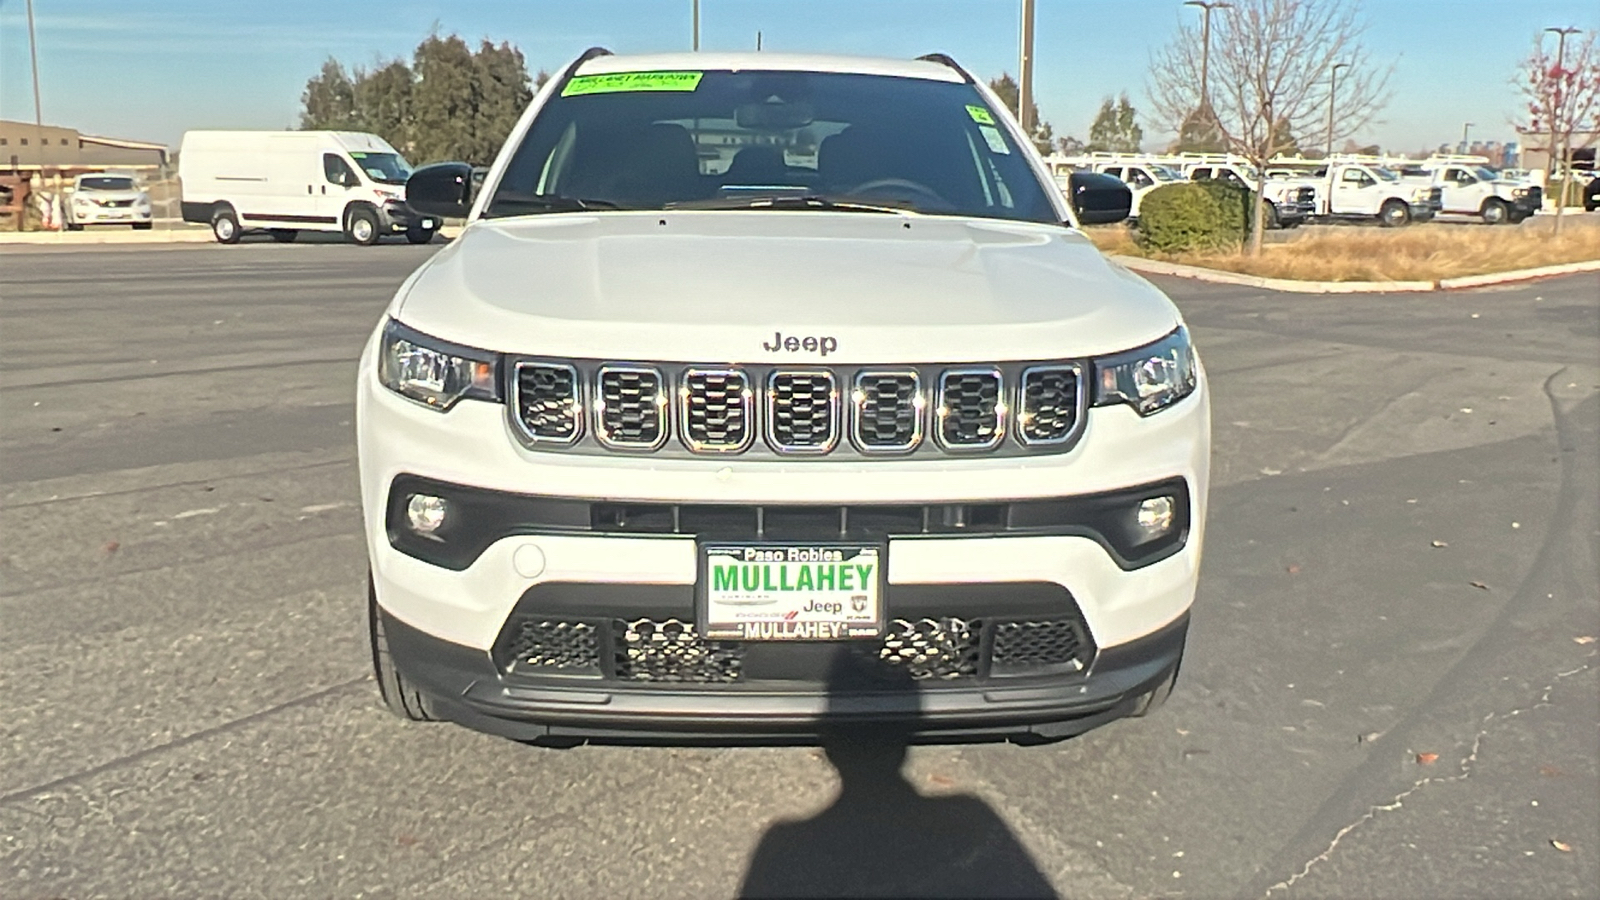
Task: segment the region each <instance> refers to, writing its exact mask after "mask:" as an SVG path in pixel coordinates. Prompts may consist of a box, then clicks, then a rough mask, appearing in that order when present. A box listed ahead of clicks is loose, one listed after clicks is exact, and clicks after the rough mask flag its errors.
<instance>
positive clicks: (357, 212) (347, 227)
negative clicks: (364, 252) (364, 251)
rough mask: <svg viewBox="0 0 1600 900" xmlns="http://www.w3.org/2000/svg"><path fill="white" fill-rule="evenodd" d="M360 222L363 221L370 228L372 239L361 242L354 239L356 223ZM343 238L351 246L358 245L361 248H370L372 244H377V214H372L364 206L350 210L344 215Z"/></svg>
mask: <svg viewBox="0 0 1600 900" xmlns="http://www.w3.org/2000/svg"><path fill="white" fill-rule="evenodd" d="M361 220H365V221H366V222H367V223H368V224H369V225H371V226H372V238H371V239H370V240H365V241H363V240H361V239H360V238H358V237H356V222H357V221H361ZM344 236H345V239H346V240H348V241H350V242H351V243H352V244H360V245H361V246H363V247H370V246H372V245H373V244H376V243H377V242H378V238H379V237H380V234H379V232H378V215H377V213H374V212H373V211H372V210H370V209H368V208H366V207H364V206H357V207H354V208H352V209H351V210H350V211H349V212H347V213H345V215H344Z"/></svg>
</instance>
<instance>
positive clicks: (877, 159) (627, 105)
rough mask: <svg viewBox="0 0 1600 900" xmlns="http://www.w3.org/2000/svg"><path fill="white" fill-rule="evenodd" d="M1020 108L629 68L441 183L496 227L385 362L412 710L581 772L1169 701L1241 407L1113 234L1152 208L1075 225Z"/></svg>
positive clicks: (371, 375)
mask: <svg viewBox="0 0 1600 900" xmlns="http://www.w3.org/2000/svg"><path fill="white" fill-rule="evenodd" d="M1004 110H1005V107H1004V105H1003V104H1002V103H1001V102H1000V101H999V100H998V99H997V98H996V97H995V96H994V94H993V93H992V92H990V91H989V90H987V89H986V88H985V87H984V86H983V84H982V82H981V81H978V80H976V79H974V78H973V77H972V76H971V75H970V74H968V73H967V72H966V71H964V70H963V69H961V68H960V67H959V66H957V65H956V64H955V63H954V62H953V61H951V60H949V59H948V58H947V57H937V56H936V57H925V58H923V59H920V60H915V61H896V60H878V59H865V60H863V59H841V58H830V57H815V56H789V55H781V54H772V53H761V54H721V53H696V54H673V55H661V56H638V57H631V58H630V57H618V56H612V55H610V54H608V53H606V52H605V51H600V50H595V51H590V52H588V53H586V54H584V55H583V56H582V57H581V58H580V59H578V60H577V61H576V62H574V63H573V64H572V65H570V66H568V67H567V68H565V69H564V70H563V71H561V72H560V73H558V75H557V76H556V77H555V78H553V79H551V81H550V82H549V83H548V84H547V85H546V86H545V87H544V88H543V89H541V90H540V92H539V94H538V95H537V96H536V97H535V98H534V101H533V103H532V105H531V108H530V109H529V110H528V111H527V112H526V113H525V114H524V115H523V117H522V118H521V120H520V121H519V122H518V124H517V125H516V127H515V128H514V129H513V130H512V132H511V134H510V136H509V137H508V139H507V142H506V144H505V147H504V149H503V150H502V151H501V153H500V156H499V158H498V159H497V161H496V162H495V164H494V166H493V167H492V168H491V169H490V171H489V173H488V175H487V177H486V178H485V179H484V180H483V182H482V185H481V188H478V189H475V188H474V184H473V178H472V171H471V169H470V167H468V166H466V165H464V164H452V163H445V164H440V165H435V166H429V167H425V168H423V169H420V170H418V171H417V172H416V173H415V174H414V175H413V176H412V177H411V179H410V181H409V182H408V184H407V191H408V194H407V196H408V199H409V202H410V203H411V204H412V205H413V206H414V207H415V208H416V209H417V210H418V211H419V212H420V213H421V214H424V215H434V216H439V217H441V218H443V217H463V218H465V219H466V220H467V225H466V227H465V229H464V231H463V232H462V234H461V235H460V237H459V238H457V239H456V240H454V241H452V242H451V244H450V246H448V247H446V248H444V249H442V250H441V251H439V252H438V253H437V254H436V255H434V256H433V257H432V258H431V259H429V260H428V261H427V262H426V263H424V264H423V265H422V266H421V268H419V269H418V270H417V271H416V272H415V273H413V274H412V275H411V276H410V277H409V278H408V279H407V280H406V281H405V283H404V284H403V285H402V286H401V287H400V288H399V290H398V291H397V292H396V294H395V296H394V299H393V300H392V301H391V302H390V304H389V306H388V309H387V310H386V311H385V313H384V315H383V317H382V319H381V320H380V321H379V322H378V323H377V326H376V327H375V328H374V329H373V332H372V335H371V339H370V340H369V342H368V343H367V346H366V348H365V351H364V353H363V354H362V357H361V362H360V366H359V373H358V380H357V385H356V388H357V394H356V404H357V410H356V420H357V421H356V427H357V440H358V446H359V466H360V476H361V495H362V505H363V513H364V519H365V532H366V538H367V545H368V554H369V564H370V573H371V580H370V590H369V596H368V608H369V613H370V631H371V639H372V653H373V660H374V665H375V669H376V675H377V680H378V683H379V686H380V689H381V693H382V695H383V698H384V700H385V701H386V703H387V705H388V706H389V707H390V709H392V710H393V711H395V712H396V713H398V714H399V715H401V716H403V717H405V718H409V719H430V718H446V719H451V720H454V721H456V722H459V723H462V724H465V725H468V726H470V727H473V728H478V729H482V730H485V731H489V732H493V733H497V734H501V735H505V736H509V737H512V738H515V739H518V740H528V741H535V742H547V743H571V742H576V741H582V740H586V739H637V738H650V739H656V740H660V739H668V740H672V739H685V738H691V737H692V738H717V739H734V740H743V739H753V740H765V739H771V738H781V739H790V740H792V739H796V738H797V737H802V736H811V735H817V734H819V733H823V732H825V731H826V730H827V729H828V728H829V727H830V726H831V725H833V724H837V723H841V722H863V721H872V722H894V723H897V724H898V725H900V726H903V727H908V728H911V729H913V730H915V731H917V732H920V733H923V734H924V735H925V736H928V737H931V738H935V739H937V738H940V737H953V736H978V737H1010V738H1015V739H1020V740H1030V739H1031V740H1043V739H1053V738H1060V737H1065V736H1069V735H1072V734H1077V733H1080V732H1082V731H1085V730H1087V729H1089V728H1093V727H1095V726H1097V725H1099V724H1102V723H1104V722H1107V721H1110V720H1112V719H1115V718H1118V717H1122V716H1128V715H1142V714H1144V713H1145V712H1148V711H1149V710H1150V709H1152V708H1154V707H1155V706H1157V705H1159V703H1160V702H1161V701H1162V700H1164V699H1165V697H1166V696H1167V693H1168V692H1169V691H1170V690H1171V688H1172V685H1173V682H1174V681H1175V679H1176V677H1177V672H1178V667H1179V663H1180V661H1181V659H1182V656H1183V649H1184V642H1185V637H1186V634H1187V632H1188V627H1189V611H1190V606H1191V604H1192V602H1193V600H1194V596H1195V586H1196V578H1197V575H1198V571H1199V565H1200V556H1201V541H1202V536H1203V532H1204V522H1205V512H1206V491H1207V483H1208V472H1209V460H1210V401H1209V399H1208V393H1207V387H1206V381H1205V378H1204V375H1203V372H1202V370H1201V367H1200V363H1199V360H1198V358H1197V357H1196V355H1195V352H1194V349H1193V347H1192V345H1191V343H1190V338H1189V333H1188V331H1187V329H1186V328H1185V326H1184V322H1183V319H1182V317H1181V316H1180V315H1179V313H1178V310H1177V309H1176V308H1175V307H1174V306H1173V304H1172V303H1171V302H1170V301H1169V300H1168V299H1167V298H1166V297H1165V296H1164V295H1163V294H1162V293H1161V292H1160V291H1159V290H1157V289H1156V288H1155V287H1153V286H1152V285H1150V284H1149V283H1148V282H1146V281H1144V280H1143V279H1141V278H1139V277H1137V276H1135V275H1133V274H1132V273H1130V272H1128V271H1126V270H1124V269H1122V268H1121V267H1119V266H1117V265H1115V264H1113V263H1111V262H1109V261H1108V260H1107V259H1106V258H1105V257H1103V256H1102V255H1101V254H1100V253H1099V252H1098V251H1097V250H1096V249H1095V247H1094V245H1093V244H1091V243H1090V242H1089V240H1088V238H1087V237H1085V236H1084V235H1083V234H1082V233H1081V232H1080V231H1079V230H1078V228H1077V227H1076V226H1077V224H1078V223H1079V222H1090V221H1117V220H1120V219H1121V218H1123V217H1125V216H1126V215H1127V212H1128V192H1127V190H1126V189H1125V188H1123V186H1122V185H1120V184H1117V183H1116V182H1115V181H1113V180H1111V179H1101V180H1102V181H1103V182H1105V183H1109V185H1110V187H1109V188H1101V187H1097V186H1096V184H1095V183H1094V182H1087V181H1086V182H1085V183H1084V184H1083V185H1081V186H1080V188H1081V189H1080V190H1078V191H1077V192H1075V193H1074V198H1075V199H1074V202H1075V203H1076V204H1077V211H1075V210H1074V209H1072V208H1070V207H1069V206H1068V203H1067V201H1066V200H1065V199H1064V198H1063V196H1062V194H1061V192H1060V191H1059V190H1057V189H1056V188H1055V186H1054V185H1053V183H1052V182H1051V180H1050V177H1049V174H1048V172H1047V170H1046V169H1045V167H1044V164H1043V162H1042V160H1041V159H1040V158H1039V157H1038V155H1037V153H1036V152H1035V151H1034V150H1033V149H1032V145H1031V143H1030V142H1029V141H1028V140H1026V139H1025V138H1024V137H1023V135H1022V132H1021V130H1020V129H1019V128H1018V126H1017V124H1016V123H1015V121H1013V119H1012V118H1011V117H1010V116H1009V115H1008V114H1007V113H1006V112H1005V111H1004ZM729 147H733V148H736V149H735V152H733V153H732V157H731V162H726V160H725V157H724V155H723V152H722V151H723V150H725V149H726V148H729ZM712 150H715V151H716V152H710V151H712ZM725 163H726V164H725Z"/></svg>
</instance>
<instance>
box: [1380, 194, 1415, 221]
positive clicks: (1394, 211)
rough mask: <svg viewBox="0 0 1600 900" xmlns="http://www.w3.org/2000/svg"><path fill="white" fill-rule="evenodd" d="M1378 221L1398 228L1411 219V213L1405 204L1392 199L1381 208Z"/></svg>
mask: <svg viewBox="0 0 1600 900" xmlns="http://www.w3.org/2000/svg"><path fill="white" fill-rule="evenodd" d="M1378 221H1379V222H1380V223H1381V224H1382V225H1383V227H1385V228H1398V227H1400V226H1401V225H1405V224H1406V223H1408V222H1410V221H1411V213H1410V211H1409V210H1407V209H1406V208H1405V204H1403V203H1399V202H1398V201H1394V200H1390V201H1389V202H1388V203H1385V204H1384V205H1383V206H1382V207H1381V208H1379V210H1378Z"/></svg>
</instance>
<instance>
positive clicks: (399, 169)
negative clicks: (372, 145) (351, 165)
mask: <svg viewBox="0 0 1600 900" xmlns="http://www.w3.org/2000/svg"><path fill="white" fill-rule="evenodd" d="M350 158H351V159H353V160H355V163H356V165H358V166H360V167H361V171H363V172H365V173H367V177H368V178H370V179H372V180H373V181H376V182H379V183H382V184H405V183H406V179H407V178H410V177H411V164H410V163H408V162H406V158H405V157H403V156H401V155H400V154H398V153H368V152H366V151H362V150H352V151H350Z"/></svg>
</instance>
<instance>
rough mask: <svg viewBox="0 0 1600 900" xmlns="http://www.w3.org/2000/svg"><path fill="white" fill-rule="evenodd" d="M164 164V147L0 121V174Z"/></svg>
mask: <svg viewBox="0 0 1600 900" xmlns="http://www.w3.org/2000/svg"><path fill="white" fill-rule="evenodd" d="M165 165H167V148H166V145H164V144H152V143H150V142H148V141H129V140H123V139H121V138H109V137H98V136H96V135H90V134H82V133H80V132H78V131H77V129H74V128H60V127H57V126H54V125H45V126H43V127H42V128H41V127H40V126H38V125H35V124H34V123H32V122H18V121H15V120H12V119H0V171H5V172H12V171H19V172H31V171H37V170H39V169H40V168H44V169H91V170H92V169H104V168H112V167H115V168H119V169H140V168H159V167H161V166H165Z"/></svg>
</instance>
